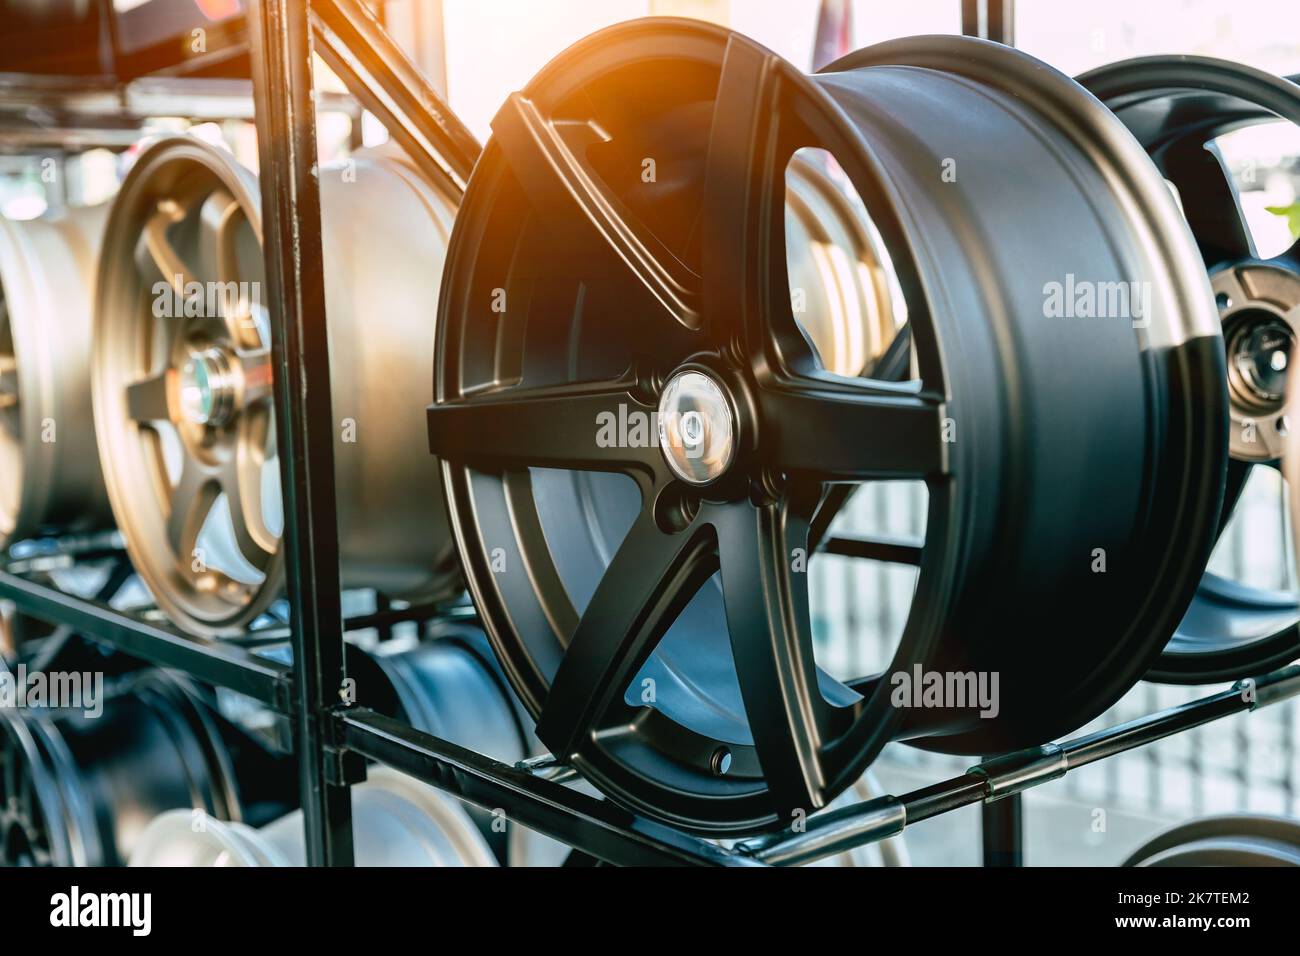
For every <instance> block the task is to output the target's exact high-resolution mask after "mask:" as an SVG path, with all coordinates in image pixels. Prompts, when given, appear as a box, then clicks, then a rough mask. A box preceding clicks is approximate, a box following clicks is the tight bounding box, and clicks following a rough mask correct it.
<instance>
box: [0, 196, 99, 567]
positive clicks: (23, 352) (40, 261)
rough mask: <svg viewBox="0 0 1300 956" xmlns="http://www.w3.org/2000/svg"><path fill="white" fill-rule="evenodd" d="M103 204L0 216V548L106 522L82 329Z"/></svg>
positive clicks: (86, 337)
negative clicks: (20, 217)
mask: <svg viewBox="0 0 1300 956" xmlns="http://www.w3.org/2000/svg"><path fill="white" fill-rule="evenodd" d="M105 216H106V208H105V207H103V206H98V207H82V208H76V209H70V210H68V211H67V212H66V213H64V214H62V215H61V216H58V217H55V218H48V219H37V220H33V221H30V222H17V221H13V220H8V219H4V218H0V547H3V546H7V545H8V544H10V543H11V542H13V541H15V540H19V539H22V538H24V537H29V536H31V535H35V534H39V533H42V532H45V531H53V530H63V531H87V530H93V529H95V528H101V527H104V526H106V525H108V524H109V523H110V521H111V514H110V511H109V508H108V497H107V496H106V495H105V493H104V480H103V478H102V477H101V476H100V472H99V462H98V460H96V458H95V456H94V455H88V454H86V450H87V449H88V448H91V447H93V444H94V438H93V433H94V422H93V420H92V416H91V410H90V382H89V379H90V323H91V298H92V294H93V292H94V283H95V263H96V257H97V256H98V254H99V245H100V238H101V236H102V235H103V231H104V219H105Z"/></svg>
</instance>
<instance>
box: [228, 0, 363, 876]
mask: <svg viewBox="0 0 1300 956" xmlns="http://www.w3.org/2000/svg"><path fill="white" fill-rule="evenodd" d="M250 7H251V9H250V15H249V28H250V30H249V32H250V38H251V41H252V43H251V46H252V50H251V52H252V67H253V93H254V102H255V107H256V113H257V144H258V156H259V164H260V166H261V187H262V240H263V246H264V248H265V254H266V277H267V285H268V289H267V292H268V300H267V304H268V306H269V308H270V314H271V335H272V362H273V368H274V370H275V399H276V409H277V415H278V417H277V420H276V421H277V429H276V437H277V441H278V443H279V451H280V480H281V486H282V488H283V489H284V538H283V543H282V547H283V548H284V549H285V568H286V573H287V585H288V591H289V604H290V608H291V616H290V623H291V626H292V629H293V650H294V689H295V697H296V707H295V712H294V719H295V728H294V742H295V749H296V752H297V756H298V778H299V788H300V790H301V794H302V809H303V816H304V821H305V826H306V830H307V862H308V864H309V865H312V866H322V865H332V866H349V865H351V864H352V862H353V859H352V805H351V794H350V791H349V788H348V787H347V786H346V785H341V784H340V783H339V782H337V781H335V780H333V779H332V774H331V768H332V767H333V766H334V765H335V764H334V762H333V761H332V760H331V754H332V750H331V748H330V743H331V738H330V733H331V728H332V722H331V721H330V719H329V708H330V707H331V705H333V704H335V703H337V702H338V700H339V697H338V694H339V690H340V688H341V687H342V684H343V678H344V664H343V616H342V609H341V607H340V598H339V592H340V586H339V543H338V516H337V513H336V510H335V502H334V425H333V414H332V407H331V403H330V364H329V346H328V338H327V336H326V330H325V278H324V267H323V258H322V251H321V215H320V181H319V177H318V172H317V167H316V164H317V152H316V118H315V112H314V94H313V86H312V59H311V31H310V26H309V24H308V13H307V4H306V3H304V2H301V0H258V2H256V3H253V4H250Z"/></svg>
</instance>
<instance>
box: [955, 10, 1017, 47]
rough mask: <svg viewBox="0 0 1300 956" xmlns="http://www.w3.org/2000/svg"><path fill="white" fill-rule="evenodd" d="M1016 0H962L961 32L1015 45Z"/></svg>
mask: <svg viewBox="0 0 1300 956" xmlns="http://www.w3.org/2000/svg"><path fill="white" fill-rule="evenodd" d="M1015 6H1016V5H1015V0H961V32H962V33H963V34H965V35H966V36H968V37H980V38H982V39H985V40H994V41H996V42H997V43H1005V44H1006V45H1007V46H1015V43H1016V31H1015V23H1016V17H1015V13H1016V9H1015Z"/></svg>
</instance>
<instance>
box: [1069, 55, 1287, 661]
mask: <svg viewBox="0 0 1300 956" xmlns="http://www.w3.org/2000/svg"><path fill="white" fill-rule="evenodd" d="M1079 82H1080V83H1082V84H1083V85H1084V86H1085V87H1087V88H1088V89H1089V90H1091V91H1092V92H1093V93H1095V94H1096V95H1097V96H1098V97H1099V98H1100V99H1101V100H1102V102H1104V103H1105V104H1106V105H1107V106H1109V107H1110V108H1111V109H1112V110H1113V111H1114V112H1115V114H1116V116H1118V117H1119V118H1120V120H1122V121H1123V122H1124V123H1125V124H1126V125H1127V126H1128V127H1129V129H1130V130H1132V132H1133V134H1134V136H1136V137H1137V139H1138V142H1140V143H1141V144H1142V145H1143V146H1144V147H1145V148H1146V149H1147V151H1148V153H1149V154H1150V155H1151V158H1152V160H1153V161H1154V162H1155V164H1156V166H1157V168H1158V169H1159V170H1160V172H1161V174H1162V175H1163V176H1164V177H1165V178H1166V180H1168V182H1170V183H1171V184H1172V185H1173V187H1174V188H1175V189H1176V190H1177V194H1178V196H1179V197H1180V202H1181V205H1182V209H1183V212H1184V214H1185V216H1186V218H1187V221H1188V224H1189V225H1190V227H1191V230H1192V234H1193V236H1194V237H1195V238H1196V242H1197V245H1198V247H1199V248H1200V251H1201V257H1202V259H1203V261H1204V263H1205V268H1206V269H1207V271H1208V272H1209V275H1210V288H1211V294H1212V295H1213V296H1214V303H1215V305H1216V307H1217V308H1218V312H1219V318H1220V320H1221V321H1222V323H1223V336H1224V347H1225V350H1226V356H1227V367H1226V374H1227V383H1228V396H1229V411H1230V415H1231V419H1232V423H1231V427H1230V430H1229V436H1230V438H1229V460H1228V461H1227V469H1228V482H1227V488H1226V491H1225V496H1224V507H1223V509H1222V517H1221V519H1220V530H1221V531H1222V529H1223V528H1224V527H1226V525H1227V523H1228V520H1229V519H1230V518H1231V517H1232V514H1233V511H1234V509H1235V507H1236V504H1237V501H1238V499H1239V497H1240V495H1241V493H1242V490H1243V489H1244V488H1245V486H1246V481H1247V479H1248V478H1249V477H1250V475H1251V472H1252V470H1253V469H1255V468H1279V467H1280V466H1281V458H1282V456H1283V447H1284V444H1285V443H1286V442H1287V440H1288V435H1289V432H1293V431H1294V428H1291V429H1288V419H1292V420H1293V419H1294V415H1293V414H1291V413H1290V404H1289V397H1288V394H1287V389H1286V387H1285V386H1286V380H1287V373H1286V371H1285V367H1286V364H1287V363H1289V361H1290V359H1291V357H1292V356H1294V355H1295V350H1294V344H1295V339H1296V335H1297V333H1298V332H1300V240H1298V241H1296V242H1295V243H1293V244H1292V245H1291V246H1290V247H1289V248H1288V249H1286V250H1285V251H1283V252H1282V253H1281V254H1279V255H1277V256H1274V257H1272V258H1270V259H1264V258H1261V257H1260V256H1259V255H1258V254H1257V251H1256V249H1255V245H1254V242H1253V241H1252V239H1251V236H1250V231H1249V229H1248V227H1247V225H1246V220H1245V217H1244V214H1243V213H1242V209H1241V203H1240V200H1239V199H1238V197H1237V187H1236V186H1235V185H1234V183H1233V181H1232V176H1231V174H1230V171H1229V170H1228V167H1227V164H1226V162H1225V161H1224V158H1223V155H1222V153H1220V151H1219V148H1218V146H1217V144H1216V142H1215V140H1216V139H1217V137H1219V136H1221V135H1223V134H1225V133H1229V132H1232V131H1234V130H1239V129H1243V128H1245V127H1247V126H1251V125H1255V124H1259V123H1265V122H1273V121H1277V120H1278V119H1281V120H1284V121H1287V122H1290V123H1293V124H1297V125H1300V85H1297V84H1296V83H1294V82H1292V81H1291V80H1287V79H1283V78H1282V77H1278V76H1273V75H1272V74H1269V73H1264V72H1262V71H1260V70H1256V69H1254V68H1252V67H1248V66H1244V65H1242V64H1239V63H1230V62H1227V61H1225V60H1216V59H1211V58H1208V57H1194V56H1157V57H1141V58H1138V59H1134V60H1121V61H1120V62H1118V63H1111V64H1108V65H1106V66H1104V67H1101V68H1099V69H1096V70H1092V71H1091V72H1089V73H1085V74H1084V75H1083V76H1081V77H1079ZM1278 364H1280V365H1281V366H1282V367H1281V368H1278V367H1277V365H1278ZM1291 487H1292V488H1294V484H1292V486H1291ZM1296 498H1297V496H1296V495H1295V494H1294V493H1292V494H1291V495H1290V499H1291V501H1292V503H1293V504H1294V502H1295V500H1296ZM1295 527H1297V526H1296V525H1295V524H1294V523H1293V525H1292V528H1293V531H1292V537H1294V528H1295ZM1297 600H1298V598H1297V595H1296V594H1295V593H1287V592H1281V591H1277V590H1272V589H1267V588H1259V587H1250V586H1247V585H1245V584H1242V583H1241V582H1238V581H1234V580H1231V579H1229V578H1225V577H1222V576H1220V575H1217V574H1214V573H1212V572H1209V571H1207V572H1206V573H1205V575H1204V577H1203V578H1202V580H1201V584H1200V586H1199V587H1198V588H1197V592H1196V597H1195V599H1194V600H1193V601H1192V605H1191V607H1190V608H1189V609H1188V611H1187V615H1186V617H1185V618H1184V619H1183V621H1182V622H1181V623H1180V624H1179V626H1178V630H1177V631H1176V632H1175V633H1174V635H1173V637H1172V638H1170V641H1169V645H1168V647H1166V648H1165V652H1164V653H1163V654H1162V655H1161V656H1160V659H1159V660H1158V661H1157V662H1156V664H1155V666H1154V667H1153V668H1152V670H1151V672H1150V674H1148V678H1149V679H1151V680H1156V681H1162V682H1168V683H1175V684H1196V683H1213V682H1218V681H1225V680H1236V679H1238V678H1242V677H1249V676H1258V675H1260V674H1263V673H1266V672H1267V671H1269V670H1271V669H1272V668H1274V667H1278V666H1281V665H1283V664H1286V663H1288V662H1289V661H1293V660H1295V659H1296V658H1298V657H1300V607H1298V606H1297Z"/></svg>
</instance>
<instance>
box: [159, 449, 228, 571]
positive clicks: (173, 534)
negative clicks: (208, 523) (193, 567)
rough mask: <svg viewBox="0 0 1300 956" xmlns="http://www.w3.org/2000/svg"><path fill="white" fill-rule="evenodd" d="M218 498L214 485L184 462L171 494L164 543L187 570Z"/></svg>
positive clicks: (202, 472) (198, 467)
mask: <svg viewBox="0 0 1300 956" xmlns="http://www.w3.org/2000/svg"><path fill="white" fill-rule="evenodd" d="M216 497H217V486H216V482H215V481H213V478H212V476H211V475H210V474H208V473H207V472H206V471H204V470H203V469H202V468H201V467H200V466H199V465H198V464H197V463H196V462H194V461H192V460H190V459H188V458H187V459H186V460H185V463H184V464H183V465H182V466H181V476H180V480H179V481H177V482H176V487H175V488H173V489H172V494H171V512H170V514H169V515H168V516H167V540H168V542H169V543H170V544H171V547H172V550H173V551H174V552H175V554H176V557H177V559H178V560H179V561H180V563H181V564H182V565H183V566H185V567H187V568H188V567H189V566H190V563H191V560H192V558H193V556H194V549H195V547H196V545H197V543H198V540H199V532H200V531H201V530H202V528H203V522H204V520H205V519H206V518H207V516H208V513H209V512H210V511H211V510H212V502H213V501H215V500H216Z"/></svg>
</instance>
